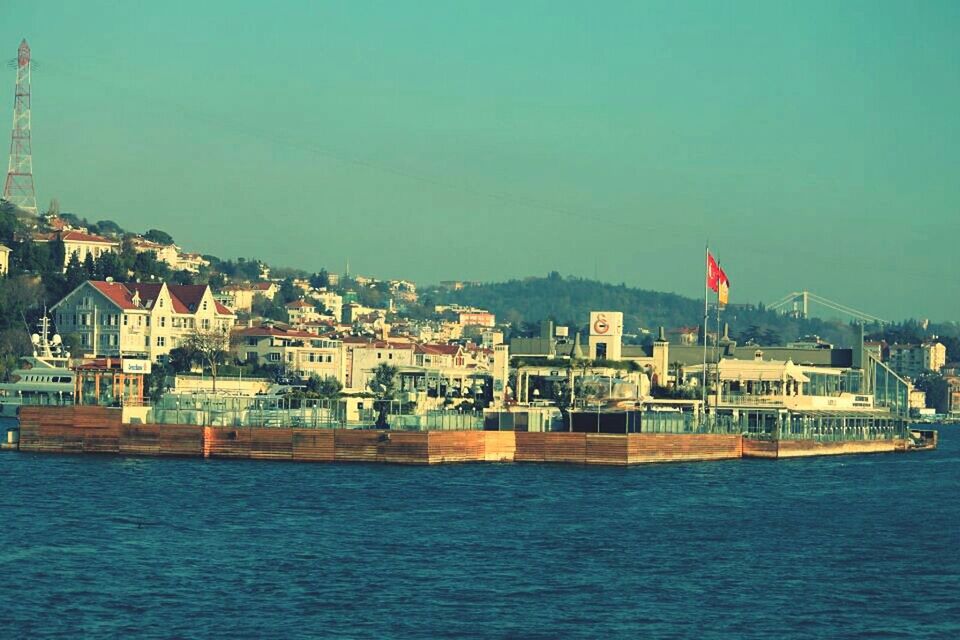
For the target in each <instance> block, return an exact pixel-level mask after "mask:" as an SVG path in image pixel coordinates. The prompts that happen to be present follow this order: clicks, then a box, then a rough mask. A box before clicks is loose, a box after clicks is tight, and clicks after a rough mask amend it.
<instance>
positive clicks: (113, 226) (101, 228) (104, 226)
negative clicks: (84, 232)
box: [90, 220, 123, 236]
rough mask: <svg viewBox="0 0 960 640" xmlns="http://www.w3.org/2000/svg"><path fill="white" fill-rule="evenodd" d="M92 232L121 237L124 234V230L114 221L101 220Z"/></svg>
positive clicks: (92, 228)
mask: <svg viewBox="0 0 960 640" xmlns="http://www.w3.org/2000/svg"><path fill="white" fill-rule="evenodd" d="M90 230H91V231H93V232H94V233H100V234H105V235H115V236H119V235H122V234H123V229H122V228H121V227H120V225H118V224H117V223H116V222H114V221H113V220H100V221H99V222H97V224H95V225H93V227H91V229H90Z"/></svg>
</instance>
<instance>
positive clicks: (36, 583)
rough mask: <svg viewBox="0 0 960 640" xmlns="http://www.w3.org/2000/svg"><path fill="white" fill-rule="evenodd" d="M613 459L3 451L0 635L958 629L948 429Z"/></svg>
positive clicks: (956, 514)
mask: <svg viewBox="0 0 960 640" xmlns="http://www.w3.org/2000/svg"><path fill="white" fill-rule="evenodd" d="M940 435H941V444H940V448H939V449H938V450H936V451H932V452H923V453H912V454H875V455H861V456H843V457H824V458H807V459H797V460H779V461H765V460H738V461H728V462H709V463H688V464H659V465H644V466H636V467H631V468H609V467H596V466H589V467H587V466H575V465H544V464H502V465H500V464H460V465H447V466H432V467H407V466H393V465H383V464H311V463H289V462H286V463H284V462H266V461H264V462H259V461H223V460H201V459H159V458H126V457H119V456H95V455H50V454H25V453H17V452H0V638H36V637H62V638H91V637H111V638H115V637H148V638H173V637H183V638H211V637H219V638H316V637H348V638H442V637H449V638H518V637H523V638H611V637H621V638H644V637H660V638H811V637H820V638H837V637H850V638H874V637H884V638H935V637H942V638H960V501H958V495H960V427H956V426H945V427H942V428H941V430H940Z"/></svg>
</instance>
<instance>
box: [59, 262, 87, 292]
mask: <svg viewBox="0 0 960 640" xmlns="http://www.w3.org/2000/svg"><path fill="white" fill-rule="evenodd" d="M89 279H90V274H89V273H88V272H87V270H86V269H85V268H84V266H83V264H81V262H80V258H78V257H77V254H76V253H73V254H72V255H71V256H70V261H69V262H67V273H66V283H65V285H64V288H65V289H66V290H67V292H68V293H69V292H70V291H73V290H74V289H76V288H77V287H79V286H80V285H81V284H83V283H84V282H85V281H87V280H89Z"/></svg>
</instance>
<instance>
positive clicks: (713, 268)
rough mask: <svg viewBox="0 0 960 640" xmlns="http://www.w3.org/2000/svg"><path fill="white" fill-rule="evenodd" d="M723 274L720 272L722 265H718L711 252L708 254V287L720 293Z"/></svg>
mask: <svg viewBox="0 0 960 640" xmlns="http://www.w3.org/2000/svg"><path fill="white" fill-rule="evenodd" d="M722 274H723V271H721V270H720V265H718V264H717V261H716V260H714V259H713V256H712V255H710V252H709V251H708V252H707V286H708V287H710V289H712V290H713V291H717V292H719V291H720V277H721V275H722Z"/></svg>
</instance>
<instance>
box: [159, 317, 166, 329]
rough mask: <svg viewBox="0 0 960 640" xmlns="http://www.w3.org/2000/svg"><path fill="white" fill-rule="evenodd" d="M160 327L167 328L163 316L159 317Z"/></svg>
mask: <svg viewBox="0 0 960 640" xmlns="http://www.w3.org/2000/svg"><path fill="white" fill-rule="evenodd" d="M160 326H161V327H165V326H167V319H166V318H164V317H163V316H161V317H160Z"/></svg>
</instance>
